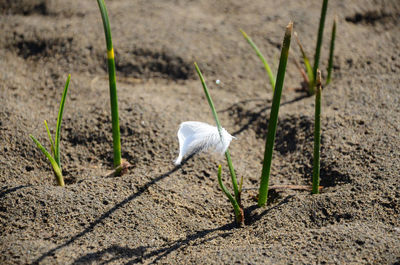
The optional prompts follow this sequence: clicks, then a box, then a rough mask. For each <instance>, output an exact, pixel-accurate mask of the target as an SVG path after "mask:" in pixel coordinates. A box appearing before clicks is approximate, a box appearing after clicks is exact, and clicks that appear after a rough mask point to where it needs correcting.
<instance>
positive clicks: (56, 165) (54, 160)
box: [29, 75, 71, 186]
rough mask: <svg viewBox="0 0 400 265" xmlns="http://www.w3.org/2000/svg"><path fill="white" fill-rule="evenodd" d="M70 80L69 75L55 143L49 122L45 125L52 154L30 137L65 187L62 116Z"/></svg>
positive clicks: (58, 181) (60, 109)
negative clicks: (61, 136) (62, 166)
mask: <svg viewBox="0 0 400 265" xmlns="http://www.w3.org/2000/svg"><path fill="white" fill-rule="evenodd" d="M70 79H71V75H68V78H67V82H66V83H65V88H64V92H63V94H62V97H61V102H60V108H59V110H58V117H57V127H56V135H55V138H54V141H53V138H52V136H51V133H50V130H49V127H48V126H47V121H46V120H45V121H44V125H45V127H46V131H47V136H48V137H49V142H50V150H51V153H49V152H48V151H47V150H46V148H44V147H43V145H42V144H41V143H40V142H39V141H38V140H37V139H36V138H35V137H34V136H33V135H32V134H30V135H29V136H30V137H31V138H32V140H33V141H34V142H35V143H36V145H37V147H38V148H39V149H40V150H41V151H42V152H43V154H45V156H46V157H47V158H48V159H49V161H50V163H51V166H52V167H53V170H54V173H55V175H56V180H57V184H58V185H59V186H64V178H63V175H62V170H61V163H60V133H61V121H62V115H63V112H64V103H65V99H66V97H67V91H68V86H69V81H70Z"/></svg>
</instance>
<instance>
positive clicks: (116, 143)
mask: <svg viewBox="0 0 400 265" xmlns="http://www.w3.org/2000/svg"><path fill="white" fill-rule="evenodd" d="M97 3H98V5H99V8H100V13H101V18H102V20H103V26H104V34H105V38H106V44H107V60H108V78H109V83H110V102H111V122H112V135H113V149H114V168H115V170H116V171H118V172H116V174H119V173H120V172H121V167H120V166H121V140H120V130H119V116H118V97H117V84H116V80H115V61H114V48H113V44H112V38H111V29H110V22H109V20H108V14H107V9H106V6H105V3H104V0H97Z"/></svg>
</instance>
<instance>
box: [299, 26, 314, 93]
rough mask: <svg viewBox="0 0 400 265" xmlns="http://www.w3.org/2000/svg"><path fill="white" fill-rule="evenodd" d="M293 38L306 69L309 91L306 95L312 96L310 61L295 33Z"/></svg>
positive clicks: (312, 78) (312, 80)
mask: <svg viewBox="0 0 400 265" xmlns="http://www.w3.org/2000/svg"><path fill="white" fill-rule="evenodd" d="M294 36H295V38H296V42H297V45H298V46H299V48H300V52H301V55H302V56H303V62H304V65H305V67H306V72H307V77H308V80H307V83H308V89H309V91H308V93H309V94H310V95H312V94H314V92H313V89H314V88H313V87H314V85H313V84H314V73H313V69H312V67H311V64H310V60H309V59H308V57H307V54H306V52H305V51H304V48H303V45H301V42H300V39H299V37H298V36H297V32H295V33H294Z"/></svg>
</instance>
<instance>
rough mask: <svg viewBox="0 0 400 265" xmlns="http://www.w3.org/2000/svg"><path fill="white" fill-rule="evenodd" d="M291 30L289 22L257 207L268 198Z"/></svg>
mask: <svg viewBox="0 0 400 265" xmlns="http://www.w3.org/2000/svg"><path fill="white" fill-rule="evenodd" d="M292 30H293V23H292V22H290V23H289V24H288V26H287V27H286V31H285V36H284V39H283V45H282V51H281V57H280V60H279V67H278V74H277V79H276V86H275V91H274V97H273V99H272V107H271V114H270V118H269V122H268V133H267V140H266V144H265V153H264V162H263V168H262V174H261V183H260V189H259V194H258V206H260V207H261V206H264V205H265V203H266V202H267V197H268V185H269V175H270V171H271V161H272V152H273V148H274V142H275V134H276V125H277V123H278V113H279V106H280V101H281V95H282V87H283V82H284V80H285V72H286V65H287V60H288V56H289V48H290V40H291V36H292Z"/></svg>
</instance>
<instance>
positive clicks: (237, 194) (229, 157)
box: [194, 63, 240, 203]
mask: <svg viewBox="0 0 400 265" xmlns="http://www.w3.org/2000/svg"><path fill="white" fill-rule="evenodd" d="M194 66H195V67H196V71H197V74H198V75H199V78H200V81H201V84H202V85H203V89H204V93H205V94H206V98H207V101H208V104H209V105H210V108H211V111H212V114H213V116H214V120H215V123H216V124H217V128H218V132H219V135H220V137H221V139H222V126H221V123H220V122H219V119H218V115H217V111H216V110H215V107H214V103H213V101H212V99H211V96H210V93H209V92H208V88H207V85H206V81H205V80H204V77H203V74H202V73H201V71H200V68H199V67H198V65H197V63H194ZM225 157H226V161H227V162H228V167H229V172H230V173H231V179H232V185H233V190H234V192H235V198H236V200H237V201H238V203H240V193H239V188H238V184H237V179H236V173H235V169H234V168H233V165H232V160H231V155H230V153H229V149H227V150H226V152H225Z"/></svg>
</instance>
